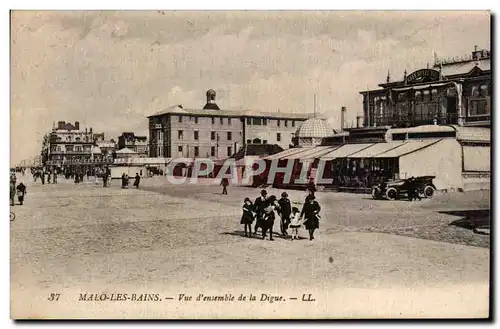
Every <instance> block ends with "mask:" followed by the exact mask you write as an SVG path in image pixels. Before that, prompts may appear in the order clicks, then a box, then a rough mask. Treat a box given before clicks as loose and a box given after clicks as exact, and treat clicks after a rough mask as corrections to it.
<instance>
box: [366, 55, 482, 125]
mask: <svg viewBox="0 0 500 329" xmlns="http://www.w3.org/2000/svg"><path fill="white" fill-rule="evenodd" d="M491 80H492V79H491V58H490V52H489V51H488V50H478V49H477V48H476V49H475V50H474V51H473V52H472V54H471V56H467V57H465V58H455V59H450V60H440V59H438V58H436V59H435V63H434V65H433V67H432V68H429V67H427V68H425V69H419V70H416V71H415V72H412V73H410V74H407V72H406V71H405V72H404V77H403V80H401V81H391V77H390V74H388V76H387V79H386V82H385V83H382V84H380V85H379V86H380V87H382V89H375V90H366V91H362V92H361V94H362V95H363V112H364V126H365V127H378V126H390V127H414V126H419V125H427V124H456V125H459V126H479V127H490V125H491V92H492V86H491Z"/></svg>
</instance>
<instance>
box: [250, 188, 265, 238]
mask: <svg viewBox="0 0 500 329" xmlns="http://www.w3.org/2000/svg"><path fill="white" fill-rule="evenodd" d="M253 206H254V211H255V218H256V221H255V229H254V235H255V234H257V229H258V228H259V227H260V228H263V226H262V214H263V213H264V208H266V207H267V191H266V190H262V191H260V197H258V198H257V199H255V202H254V203H253Z"/></svg>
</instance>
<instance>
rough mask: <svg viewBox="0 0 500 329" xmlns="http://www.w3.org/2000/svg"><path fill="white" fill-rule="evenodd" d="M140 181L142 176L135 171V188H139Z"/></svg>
mask: <svg viewBox="0 0 500 329" xmlns="http://www.w3.org/2000/svg"><path fill="white" fill-rule="evenodd" d="M140 182H141V176H139V174H138V173H135V181H134V186H135V188H139V183H140Z"/></svg>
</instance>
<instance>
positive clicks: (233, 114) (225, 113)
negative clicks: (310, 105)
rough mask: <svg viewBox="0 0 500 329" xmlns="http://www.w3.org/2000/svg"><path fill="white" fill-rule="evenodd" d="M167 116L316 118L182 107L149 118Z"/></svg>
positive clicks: (164, 110) (307, 115) (288, 114)
mask: <svg viewBox="0 0 500 329" xmlns="http://www.w3.org/2000/svg"><path fill="white" fill-rule="evenodd" d="M165 114H185V115H196V116H226V117H267V118H283V119H308V118H312V117H313V116H314V114H313V113H291V112H261V111H257V110H250V109H244V110H241V109H234V110H212V109H186V108H183V107H182V106H179V105H176V106H171V107H168V108H166V109H163V110H161V111H158V112H156V113H155V114H153V115H150V116H148V118H151V117H155V116H160V115H165Z"/></svg>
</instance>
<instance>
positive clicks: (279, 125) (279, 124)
mask: <svg viewBox="0 0 500 329" xmlns="http://www.w3.org/2000/svg"><path fill="white" fill-rule="evenodd" d="M276 121H278V127H281V120H279V119H278V120H276Z"/></svg>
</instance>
